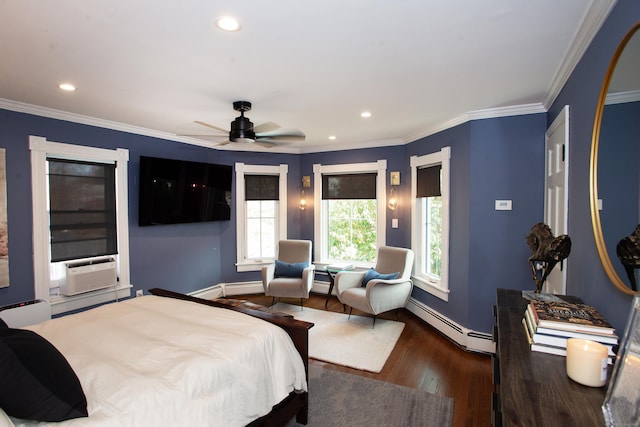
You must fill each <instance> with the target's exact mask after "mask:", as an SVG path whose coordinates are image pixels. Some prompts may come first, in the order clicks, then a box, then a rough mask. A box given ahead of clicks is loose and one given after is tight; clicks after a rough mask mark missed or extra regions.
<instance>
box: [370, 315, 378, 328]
mask: <svg viewBox="0 0 640 427" xmlns="http://www.w3.org/2000/svg"><path fill="white" fill-rule="evenodd" d="M377 318H378V316H377V315H375V314H374V315H373V325H371V329H373V328H375V327H376V319H377Z"/></svg>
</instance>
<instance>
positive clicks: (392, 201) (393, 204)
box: [387, 187, 398, 211]
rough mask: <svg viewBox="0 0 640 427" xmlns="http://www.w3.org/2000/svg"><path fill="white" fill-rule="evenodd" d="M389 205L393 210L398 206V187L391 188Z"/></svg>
mask: <svg viewBox="0 0 640 427" xmlns="http://www.w3.org/2000/svg"><path fill="white" fill-rule="evenodd" d="M387 206H389V209H391V210H392V211H394V210H396V208H397V207H398V198H397V197H396V189H395V188H393V187H392V188H391V192H390V193H389V200H388V201H387Z"/></svg>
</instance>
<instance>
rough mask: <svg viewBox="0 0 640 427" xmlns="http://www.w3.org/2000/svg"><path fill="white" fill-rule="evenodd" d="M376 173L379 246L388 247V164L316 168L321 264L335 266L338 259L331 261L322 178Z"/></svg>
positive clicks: (317, 255) (317, 252)
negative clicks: (332, 175) (333, 264)
mask: <svg viewBox="0 0 640 427" xmlns="http://www.w3.org/2000/svg"><path fill="white" fill-rule="evenodd" d="M367 172H369V173H370V172H375V173H376V174H377V181H376V188H377V194H376V198H377V200H378V203H377V205H378V211H377V225H376V237H377V239H376V245H377V247H380V246H384V245H385V244H386V241H387V161H386V160H378V161H376V162H368V163H351V164H342V165H322V164H318V163H317V164H314V165H313V178H314V183H313V205H314V206H318V207H319V209H314V215H313V234H314V236H315V238H314V244H313V246H314V251H313V252H314V254H313V255H314V259H315V260H316V262H317V263H318V264H320V265H322V264H331V262H333V261H335V260H330V259H328V258H327V253H328V242H327V239H326V238H325V237H326V236H327V218H326V215H325V214H324V211H325V210H324V209H323V207H322V202H323V200H322V175H323V174H348V173H367ZM373 265H374V263H355V266H356V267H365V268H368V267H373Z"/></svg>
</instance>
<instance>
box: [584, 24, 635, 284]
mask: <svg viewBox="0 0 640 427" xmlns="http://www.w3.org/2000/svg"><path fill="white" fill-rule="evenodd" d="M638 30H640V22H637V23H636V24H635V25H634V26H633V27H631V29H630V30H629V31H628V32H627V33H626V34H625V36H624V37H623V38H622V40H621V41H620V44H619V45H618V48H617V49H616V51H615V53H614V54H613V58H611V62H610V63H609V68H607V73H606V74H605V76H604V81H603V82H602V89H601V90H600V97H599V98H598V105H597V108H596V116H595V119H594V121H593V136H592V139H591V159H590V160H591V164H590V168H589V190H590V191H589V197H590V208H591V225H592V227H593V236H594V238H595V240H596V248H597V249H598V255H599V256H600V261H601V262H602V266H603V267H604V270H605V272H606V273H607V276H609V279H611V282H612V283H613V284H614V285H615V287H616V288H618V290H620V291H622V292H624V293H625V294H628V295H635V294H640V292H634V291H633V290H632V289H631V288H630V287H629V286H627V285H626V284H625V283H624V281H623V280H622V279H621V278H620V276H619V275H618V273H617V272H616V270H615V268H614V267H613V264H612V263H611V257H610V256H609V253H608V252H607V246H606V245H605V241H604V235H603V233H602V224H601V222H600V210H599V209H598V149H599V145H600V125H601V124H602V114H603V113H604V104H605V101H606V99H607V91H608V90H609V84H610V83H611V78H612V77H613V73H614V72H615V69H616V66H617V65H618V60H619V59H620V57H621V56H622V52H624V49H625V48H626V47H627V44H628V43H629V40H631V38H632V37H633V36H634V35H635V34H636V32H638ZM634 226H635V225H634Z"/></svg>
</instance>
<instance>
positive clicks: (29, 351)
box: [0, 328, 87, 422]
mask: <svg viewBox="0 0 640 427" xmlns="http://www.w3.org/2000/svg"><path fill="white" fill-rule="evenodd" d="M0 378H2V387H0V407H1V408H2V409H4V411H5V412H6V413H7V414H9V415H11V416H14V417H17V418H25V419H29V420H35V421H54V422H57V421H64V420H68V419H71V418H79V417H86V416H87V399H86V397H85V395H84V392H83V391H82V386H81V385H80V381H79V380H78V377H77V376H76V374H75V372H74V371H73V369H72V368H71V366H70V365H69V363H68V362H67V360H66V359H65V358H64V356H63V355H62V353H60V352H59V351H58V349H56V348H55V347H54V346H53V344H51V343H50V342H49V341H47V340H46V339H44V338H43V337H41V336H40V335H38V334H36V333H35V332H33V331H29V330H25V329H12V328H4V329H0Z"/></svg>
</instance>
